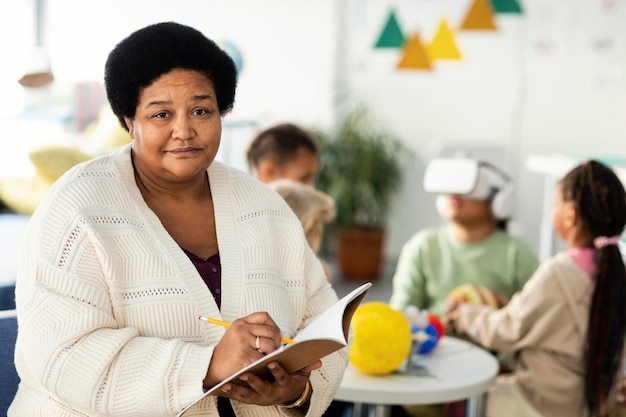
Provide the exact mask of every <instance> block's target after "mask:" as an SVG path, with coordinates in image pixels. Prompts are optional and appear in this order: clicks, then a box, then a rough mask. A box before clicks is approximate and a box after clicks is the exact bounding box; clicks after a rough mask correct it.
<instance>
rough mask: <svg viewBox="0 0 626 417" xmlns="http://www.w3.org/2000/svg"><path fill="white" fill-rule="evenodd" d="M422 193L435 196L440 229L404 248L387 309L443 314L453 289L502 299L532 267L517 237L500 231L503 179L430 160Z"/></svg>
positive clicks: (456, 161) (505, 208)
mask: <svg viewBox="0 0 626 417" xmlns="http://www.w3.org/2000/svg"><path fill="white" fill-rule="evenodd" d="M424 188H425V190H426V191H427V192H432V193H437V194H439V195H438V197H437V209H438V211H439V213H440V215H441V216H442V217H443V218H444V219H446V220H448V222H449V223H448V224H447V225H444V226H438V227H432V228H428V229H425V230H422V231H419V232H418V233H417V234H415V235H414V236H413V237H412V238H411V239H410V240H409V241H408V242H407V243H405V245H404V247H403V248H402V251H401V253H400V257H399V259H398V264H397V266H396V271H395V274H394V277H393V291H392V296H391V300H390V302H389V303H390V305H391V306H392V307H394V308H395V309H397V310H400V311H404V310H405V309H406V308H407V307H408V306H410V305H413V306H416V307H418V308H419V309H427V310H429V311H430V312H431V313H434V314H437V315H439V316H443V314H444V312H445V300H446V298H447V296H448V294H449V293H450V292H451V291H452V290H453V289H455V288H456V287H458V286H459V285H461V284H479V285H482V286H485V287H488V288H490V289H492V290H494V291H495V292H497V293H499V294H502V295H504V296H506V297H507V298H508V297H510V296H511V295H512V294H513V293H514V292H515V291H518V290H519V289H521V288H522V286H523V284H524V283H525V282H526V281H527V280H528V279H529V278H530V276H531V275H532V274H533V272H534V271H535V269H536V268H537V265H538V264H539V261H538V260H537V257H536V256H535V254H534V253H533V251H532V250H531V249H530V248H529V247H528V245H526V244H525V243H524V242H523V241H522V240H521V239H519V238H517V237H515V236H512V235H509V234H508V233H506V231H505V229H506V223H507V221H508V219H509V218H510V217H511V215H512V211H513V202H512V188H513V185H512V183H511V181H510V179H509V178H508V176H507V175H506V174H504V173H503V172H501V171H500V170H499V169H497V168H496V167H494V166H492V165H490V164H487V163H486V162H481V161H477V160H474V159H470V158H440V159H435V160H433V161H431V162H430V163H429V165H428V167H427V169H426V173H425V176H424Z"/></svg>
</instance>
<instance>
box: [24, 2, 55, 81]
mask: <svg viewBox="0 0 626 417" xmlns="http://www.w3.org/2000/svg"><path fill="white" fill-rule="evenodd" d="M43 3H44V0H35V38H36V39H35V41H36V46H35V47H34V48H33V49H32V50H31V51H30V52H29V53H28V54H27V56H26V59H25V62H24V72H23V75H22V77H21V78H20V79H19V80H18V82H19V83H20V84H21V85H22V86H24V87H33V88H35V87H44V86H46V85H48V84H50V83H51V82H52V81H54V75H53V74H52V68H51V67H50V60H49V59H48V53H47V52H46V49H45V48H44V47H43V14H44V7H43V6H44V4H43Z"/></svg>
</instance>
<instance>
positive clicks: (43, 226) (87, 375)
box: [9, 22, 347, 416]
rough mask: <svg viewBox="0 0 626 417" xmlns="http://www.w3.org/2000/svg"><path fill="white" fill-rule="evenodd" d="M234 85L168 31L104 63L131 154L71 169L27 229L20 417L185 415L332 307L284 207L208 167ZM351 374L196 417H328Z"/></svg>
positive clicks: (168, 27) (260, 189)
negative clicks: (227, 324)
mask: <svg viewBox="0 0 626 417" xmlns="http://www.w3.org/2000/svg"><path fill="white" fill-rule="evenodd" d="M236 77H237V74H236V70H235V66H234V64H233V62H232V60H231V59H230V58H229V57H228V56H227V55H226V53H225V52H223V51H222V50H221V49H220V48H219V47H217V46H216V45H215V43H213V42H212V41H211V40H209V39H207V38H206V37H204V35H202V34H201V33H200V32H198V31H197V30H195V29H192V28H190V27H187V26H183V25H180V24H176V23H172V22H168V23H159V24H155V25H151V26H148V27H146V28H143V29H141V30H139V31H137V32H135V33H133V34H131V35H130V36H129V37H127V38H126V39H124V40H123V41H122V42H120V43H119V44H118V45H117V46H116V47H115V48H114V49H113V51H112V52H111V53H110V55H109V57H108V59H107V62H106V66H105V84H106V90H107V95H108V98H109V102H110V104H111V107H112V109H113V112H114V113H115V114H116V116H117V117H118V119H119V120H120V122H121V123H122V124H123V126H124V127H125V128H126V129H127V130H128V132H129V134H130V137H131V139H132V143H131V144H130V145H128V146H126V147H124V148H122V149H120V150H119V151H117V152H115V153H113V154H111V155H107V156H104V157H101V158H97V159H94V160H92V161H88V162H86V163H84V164H81V165H79V166H77V167H75V168H74V169H72V170H71V171H70V172H68V173H67V174H66V175H64V177H62V178H61V179H60V180H58V181H57V183H55V185H54V187H53V188H52V189H51V191H50V192H49V194H48V195H47V197H46V198H45V200H44V201H43V202H42V203H41V205H40V206H39V207H38V209H37V211H36V213H35V214H34V215H33V217H32V220H31V222H30V225H29V228H28V231H27V233H26V236H25V240H24V242H23V245H22V254H21V269H20V272H19V276H18V282H17V289H16V302H17V310H18V317H19V337H18V341H17V345H16V353H15V361H16V367H17V369H18V372H19V374H20V377H21V385H20V388H19V391H18V394H17V396H16V398H15V400H14V402H13V404H12V406H11V409H10V411H9V416H18V415H20V416H21V415H30V416H50V415H55V416H76V415H80V416H84V415H88V416H96V415H98V416H101V415H110V416H144V415H145V416H170V415H174V414H176V413H177V412H179V411H180V410H181V409H183V408H184V407H185V406H186V405H187V404H189V403H191V402H192V401H193V400H195V399H196V398H197V397H199V396H200V395H201V394H202V392H203V390H206V389H208V388H210V387H212V386H213V385H215V384H216V383H217V382H219V381H221V380H223V379H225V378H226V377H227V376H229V375H231V374H232V373H234V372H235V371H237V370H238V369H241V368H242V367H243V366H245V365H247V364H248V363H250V362H252V361H254V360H256V359H258V358H260V357H261V356H262V355H263V354H265V353H268V352H271V351H273V350H275V349H276V348H277V347H279V346H280V337H281V336H282V335H284V336H287V337H293V335H294V334H296V333H297V332H298V331H299V330H301V329H302V328H303V327H305V326H306V325H307V323H308V322H309V321H310V320H311V319H312V318H313V317H315V316H316V315H318V314H319V313H320V312H322V311H324V310H325V309H326V308H328V307H329V306H330V305H332V304H333V303H334V302H335V301H336V300H337V296H336V294H335V292H334V291H333V290H332V288H331V287H330V285H329V284H328V282H327V281H326V278H325V275H324V271H323V269H322V266H321V265H320V263H319V261H318V260H317V258H316V256H315V254H314V253H313V251H311V249H310V248H309V246H308V244H307V241H306V239H305V237H304V234H303V232H302V227H301V225H300V222H299V220H298V219H297V218H296V217H295V215H294V214H293V213H292V212H291V210H290V209H289V207H288V206H287V205H286V203H285V202H284V201H283V200H282V198H281V197H280V196H278V195H277V194H276V193H274V192H273V191H272V190H271V189H270V188H269V187H267V186H265V185H262V184H260V183H259V182H258V181H255V180H254V179H252V178H251V177H249V176H248V175H247V174H245V173H243V172H240V171H237V170H234V169H232V168H229V167H227V166H224V165H222V164H221V163H219V162H217V161H215V160H214V158H215V155H216V153H217V151H218V147H219V143H220V134H221V118H222V116H224V115H225V114H226V113H228V111H230V109H231V108H232V106H233V102H234V95H235V87H236ZM199 315H205V316H211V317H215V318H221V319H223V320H226V321H230V322H232V325H231V327H229V328H223V327H220V326H215V325H211V324H208V323H203V322H200V321H199V320H198V316H199ZM276 365H277V364H276ZM346 365H347V355H346V352H345V350H342V351H339V352H337V353H335V354H332V355H329V356H327V357H325V358H323V361H318V362H316V363H313V364H312V365H310V366H308V367H305V368H303V369H301V370H299V371H297V372H295V373H293V374H287V373H286V372H285V371H284V370H283V369H282V368H281V367H280V366H273V367H270V369H271V372H272V374H273V380H272V381H267V380H261V379H259V378H258V377H256V376H255V375H252V374H245V375H244V376H242V378H241V379H242V380H244V381H245V384H226V385H224V387H223V389H222V390H221V391H220V392H219V395H220V397H217V398H220V401H218V399H217V398H216V397H213V396H208V397H207V398H206V399H204V400H203V401H201V402H199V403H198V404H196V405H195V406H194V408H192V410H191V411H190V412H193V414H194V415H195V414H196V412H197V413H198V414H202V415H218V414H219V415H222V416H224V415H232V414H233V413H234V414H235V415H247V416H250V415H254V416H277V415H285V414H287V415H294V413H296V415H297V414H300V415H305V414H306V415H311V416H313V415H320V414H321V413H322V412H323V410H324V409H325V408H326V406H327V405H328V404H329V403H330V401H331V399H332V397H333V395H334V393H335V391H336V390H337V388H338V385H339V382H340V379H341V375H342V373H343V370H344V369H345V366H346ZM224 398H230V401H228V400H224ZM218 409H219V410H218Z"/></svg>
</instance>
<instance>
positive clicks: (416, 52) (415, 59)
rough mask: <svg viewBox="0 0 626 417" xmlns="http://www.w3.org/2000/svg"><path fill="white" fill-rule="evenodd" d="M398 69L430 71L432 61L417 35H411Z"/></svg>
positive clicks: (403, 49)
mask: <svg viewBox="0 0 626 417" xmlns="http://www.w3.org/2000/svg"><path fill="white" fill-rule="evenodd" d="M397 68H398V69H420V70H430V69H432V66H431V65H430V59H428V55H427V54H426V50H425V49H424V47H423V46H422V41H420V37H419V35H418V34H417V33H415V34H413V35H411V37H409V38H408V39H407V40H406V41H405V43H404V45H403V46H402V57H401V58H400V62H398V65H397Z"/></svg>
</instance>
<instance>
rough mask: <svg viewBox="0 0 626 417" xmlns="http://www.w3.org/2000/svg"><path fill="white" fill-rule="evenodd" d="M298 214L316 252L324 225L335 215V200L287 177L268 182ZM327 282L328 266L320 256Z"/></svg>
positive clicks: (320, 241) (328, 276)
mask: <svg viewBox="0 0 626 417" xmlns="http://www.w3.org/2000/svg"><path fill="white" fill-rule="evenodd" d="M269 185H270V187H272V188H273V189H274V190H276V192H278V194H280V195H281V196H282V197H283V198H284V199H285V201H286V202H287V204H289V206H290V207H291V209H292V210H293V212H294V213H295V214H296V216H298V219H300V222H301V223H302V227H303V229H304V235H305V236H306V238H307V241H308V242H309V246H311V249H313V252H315V253H318V252H319V249H320V246H321V244H322V235H323V233H324V225H325V224H326V223H328V222H329V221H331V220H332V219H333V218H334V217H335V200H333V199H332V197H330V196H329V195H327V194H326V193H323V192H321V191H318V190H315V189H314V188H312V187H309V186H307V185H304V184H301V183H299V182H295V181H292V180H288V179H281V180H276V181H272V182H271V183H270V184H269ZM320 262H322V266H323V267H324V271H325V272H326V278H327V279H328V282H331V281H332V277H331V272H330V267H329V266H328V264H327V263H326V261H324V260H323V259H321V258H320Z"/></svg>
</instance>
